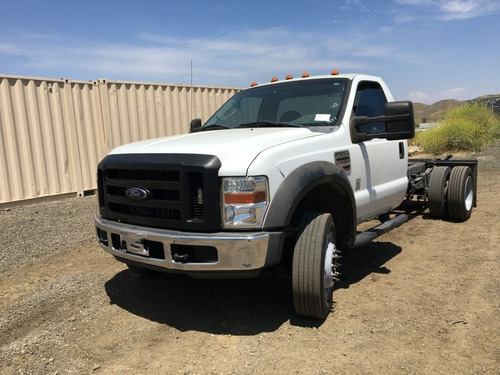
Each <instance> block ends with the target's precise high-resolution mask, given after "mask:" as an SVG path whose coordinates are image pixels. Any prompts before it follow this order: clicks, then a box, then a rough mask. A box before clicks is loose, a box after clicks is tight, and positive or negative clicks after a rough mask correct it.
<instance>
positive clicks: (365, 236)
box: [352, 214, 408, 247]
mask: <svg viewBox="0 0 500 375" xmlns="http://www.w3.org/2000/svg"><path fill="white" fill-rule="evenodd" d="M407 221H408V215H406V214H400V215H398V216H396V217H395V218H393V219H390V220H387V221H384V222H383V223H382V224H380V225H377V226H376V227H373V228H370V229H368V230H366V231H364V232H361V233H358V234H357V235H356V240H355V241H354V245H353V246H352V247H358V246H363V245H366V244H367V243H368V242H371V241H373V240H374V239H375V238H377V237H379V236H381V235H383V234H384V233H387V232H389V231H390V230H392V229H394V228H397V227H399V226H400V225H401V224H403V223H405V222H407Z"/></svg>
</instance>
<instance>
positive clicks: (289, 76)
mask: <svg viewBox="0 0 500 375" xmlns="http://www.w3.org/2000/svg"><path fill="white" fill-rule="evenodd" d="M292 78H293V76H292V75H291V74H289V75H287V76H286V77H285V79H292Z"/></svg>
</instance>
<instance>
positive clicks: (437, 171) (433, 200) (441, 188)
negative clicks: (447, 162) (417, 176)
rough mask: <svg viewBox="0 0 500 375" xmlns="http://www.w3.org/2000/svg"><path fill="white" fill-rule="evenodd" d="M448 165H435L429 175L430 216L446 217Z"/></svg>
mask: <svg viewBox="0 0 500 375" xmlns="http://www.w3.org/2000/svg"><path fill="white" fill-rule="evenodd" d="M450 173H451V168H450V167H435V168H434V169H433V170H432V172H431V175H430V177H429V193H428V200H429V211H430V214H431V216H432V217H435V218H439V219H442V218H444V217H446V197H447V189H448V179H449V177H450Z"/></svg>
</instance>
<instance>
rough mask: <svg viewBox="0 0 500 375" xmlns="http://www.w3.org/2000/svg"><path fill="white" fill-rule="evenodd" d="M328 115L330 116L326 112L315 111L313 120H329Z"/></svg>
mask: <svg viewBox="0 0 500 375" xmlns="http://www.w3.org/2000/svg"><path fill="white" fill-rule="evenodd" d="M330 117H331V115H330V114H329V113H327V114H323V113H317V114H316V116H315V117H314V121H326V122H330Z"/></svg>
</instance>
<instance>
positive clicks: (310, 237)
mask: <svg viewBox="0 0 500 375" xmlns="http://www.w3.org/2000/svg"><path fill="white" fill-rule="evenodd" d="M339 253H340V251H339V250H338V249H337V246H336V238H335V225H334V223H333V219H332V216H331V215H330V214H327V213H318V212H308V213H305V214H304V215H303V216H302V219H301V221H300V225H299V230H298V233H297V240H296V243H295V249H294V254H293V266H292V290H293V302H294V306H295V311H296V312H297V314H299V315H302V316H305V317H310V318H319V319H325V318H326V317H327V316H328V314H329V313H330V311H331V309H332V305H333V297H332V294H333V285H334V282H335V281H336V280H337V277H338V276H339V275H340V274H339V273H338V267H339V266H340V264H339V263H338V259H339V258H340V255H339Z"/></svg>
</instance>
